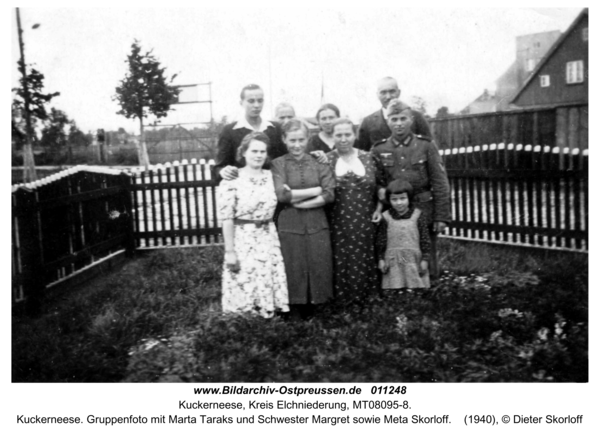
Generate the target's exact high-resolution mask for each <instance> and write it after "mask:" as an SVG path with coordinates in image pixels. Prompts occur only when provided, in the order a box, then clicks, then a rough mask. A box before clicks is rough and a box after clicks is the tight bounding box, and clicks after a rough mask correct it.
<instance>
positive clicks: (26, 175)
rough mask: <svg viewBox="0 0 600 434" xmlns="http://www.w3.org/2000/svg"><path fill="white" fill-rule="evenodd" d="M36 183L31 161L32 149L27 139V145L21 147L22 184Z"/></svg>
mask: <svg viewBox="0 0 600 434" xmlns="http://www.w3.org/2000/svg"><path fill="white" fill-rule="evenodd" d="M33 181H37V174H36V172H35V160H34V159H33V147H32V146H31V141H30V139H29V137H27V143H26V144H25V145H23V182H33Z"/></svg>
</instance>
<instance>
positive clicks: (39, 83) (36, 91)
mask: <svg viewBox="0 0 600 434" xmlns="http://www.w3.org/2000/svg"><path fill="white" fill-rule="evenodd" d="M18 63H19V65H20V64H21V62H18ZM19 84H20V86H19V87H16V88H13V89H12V91H13V92H14V93H15V98H14V99H13V106H14V107H15V109H17V110H19V111H20V112H21V113H23V112H24V110H25V83H24V78H23V77H21V79H20V80H19ZM27 90H28V91H29V113H30V115H31V127H32V129H35V125H36V123H37V121H44V120H46V119H47V118H48V112H47V111H46V104H47V103H49V102H50V101H51V100H52V98H54V97H55V96H59V95H60V92H53V93H44V92H43V90H44V74H42V73H41V72H39V71H38V70H37V69H35V68H31V70H30V72H29V73H28V74H27Z"/></svg>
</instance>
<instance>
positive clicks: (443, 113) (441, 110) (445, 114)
mask: <svg viewBox="0 0 600 434" xmlns="http://www.w3.org/2000/svg"><path fill="white" fill-rule="evenodd" d="M448 116H450V111H449V110H448V107H446V106H442V107H440V108H439V109H438V111H437V113H436V114H435V117H436V118H445V117H448Z"/></svg>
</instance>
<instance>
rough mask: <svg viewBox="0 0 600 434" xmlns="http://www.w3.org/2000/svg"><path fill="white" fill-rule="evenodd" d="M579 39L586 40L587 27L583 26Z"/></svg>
mask: <svg viewBox="0 0 600 434" xmlns="http://www.w3.org/2000/svg"><path fill="white" fill-rule="evenodd" d="M581 39H583V40H584V41H585V42H587V40H588V28H587V27H584V28H583V29H582V30H581Z"/></svg>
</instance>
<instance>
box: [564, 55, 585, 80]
mask: <svg viewBox="0 0 600 434" xmlns="http://www.w3.org/2000/svg"><path fill="white" fill-rule="evenodd" d="M574 83H583V60H575V61H573V62H567V84H574Z"/></svg>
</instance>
